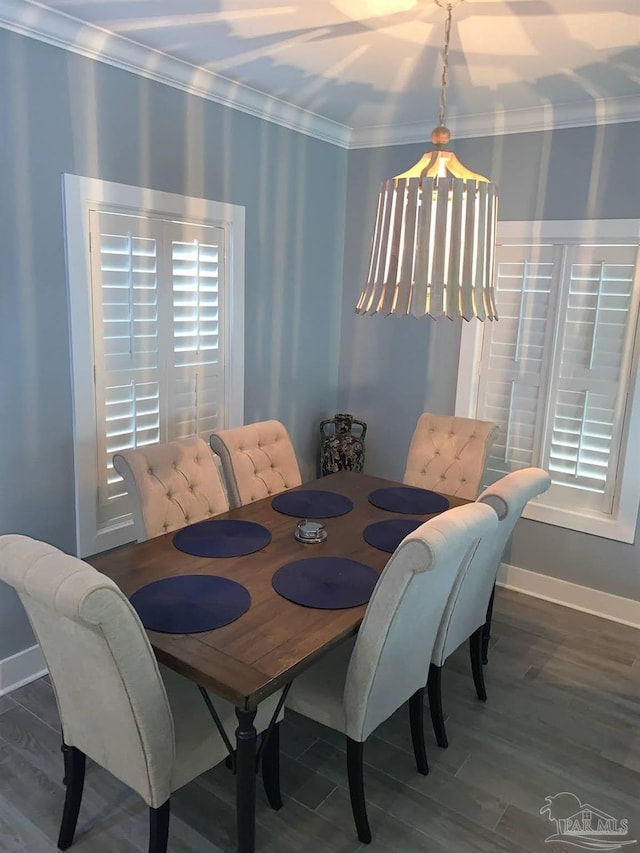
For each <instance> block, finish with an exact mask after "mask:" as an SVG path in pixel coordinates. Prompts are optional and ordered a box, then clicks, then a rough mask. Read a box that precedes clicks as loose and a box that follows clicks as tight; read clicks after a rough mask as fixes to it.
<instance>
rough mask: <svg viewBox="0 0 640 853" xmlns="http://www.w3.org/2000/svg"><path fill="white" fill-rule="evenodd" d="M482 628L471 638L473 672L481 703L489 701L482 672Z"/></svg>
mask: <svg viewBox="0 0 640 853" xmlns="http://www.w3.org/2000/svg"><path fill="white" fill-rule="evenodd" d="M482 628H483V626H482V625H481V626H480V627H479V628H478V629H477V630H475V631H474V632H473V634H472V635H471V636H470V637H469V652H470V655H471V672H472V673H473V683H474V684H475V686H476V693H477V694H478V699H480V701H481V702H486V701H487V691H486V689H485V686H484V673H483V671H482Z"/></svg>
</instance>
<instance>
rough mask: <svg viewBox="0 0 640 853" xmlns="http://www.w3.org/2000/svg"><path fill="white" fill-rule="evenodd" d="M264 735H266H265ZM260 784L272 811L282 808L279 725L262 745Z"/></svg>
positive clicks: (275, 726) (278, 724) (276, 725)
mask: <svg viewBox="0 0 640 853" xmlns="http://www.w3.org/2000/svg"><path fill="white" fill-rule="evenodd" d="M265 734H266V733H265ZM262 782H263V784H264V792H265V794H266V795H267V800H268V801H269V805H270V806H271V808H272V809H275V810H276V811H278V809H281V808H282V795H281V793H280V723H276V724H275V725H274V727H273V728H272V729H271V732H270V734H269V737H268V738H267V739H266V740H265V742H264V743H263V745H262Z"/></svg>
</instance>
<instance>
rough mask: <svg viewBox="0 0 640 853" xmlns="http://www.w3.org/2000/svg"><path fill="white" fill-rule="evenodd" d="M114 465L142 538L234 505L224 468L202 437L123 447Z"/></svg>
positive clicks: (150, 537) (139, 538) (150, 536)
mask: <svg viewBox="0 0 640 853" xmlns="http://www.w3.org/2000/svg"><path fill="white" fill-rule="evenodd" d="M113 467H114V468H115V469H116V471H117V472H118V474H120V476H121V477H122V478H123V480H124V483H125V486H126V488H127V491H128V492H129V495H130V497H131V504H132V512H133V521H134V526H135V532H136V538H137V539H138V541H140V542H142V541H144V540H145V539H152V538H153V537H154V536H160V535H161V534H162V533H168V532H169V531H171V530H178V529H180V528H181V527H184V526H185V525H186V524H193V523H195V522H196V521H205V520H206V519H207V518H211V517H212V516H214V515H217V514H218V513H221V512H225V511H226V510H228V509H229V502H228V499H227V494H226V491H225V487H224V484H223V481H222V477H221V474H220V467H219V465H218V464H217V463H216V460H215V457H214V455H213V453H212V452H211V449H210V448H209V446H208V445H207V443H206V442H205V441H203V440H202V439H201V438H198V436H197V435H192V436H189V437H188V438H181V439H178V440H176V441H169V442H167V443H166V444H151V445H148V446H145V447H136V448H135V449H134V450H123V451H121V452H120V453H116V454H114V457H113Z"/></svg>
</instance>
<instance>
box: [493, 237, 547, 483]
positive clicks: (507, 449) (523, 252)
mask: <svg viewBox="0 0 640 853" xmlns="http://www.w3.org/2000/svg"><path fill="white" fill-rule="evenodd" d="M560 258H561V253H560V252H559V250H558V248H557V247H555V246H552V245H540V246H500V247H499V253H498V256H497V266H496V304H497V308H498V316H499V318H500V319H499V321H498V322H496V323H491V324H487V329H486V334H485V337H484V343H483V354H482V369H481V374H480V393H479V398H478V399H479V401H478V415H477V416H478V417H479V418H480V419H482V420H490V421H495V422H496V423H497V424H498V425H499V431H498V434H497V436H496V439H495V442H494V444H493V447H492V450H491V455H490V457H489V459H488V463H487V469H486V474H485V478H486V483H487V484H488V483H493V482H495V481H496V480H498V479H499V478H500V477H502V476H504V474H506V473H508V472H509V471H512V470H514V469H516V468H525V467H527V466H530V465H535V464H538V463H537V460H538V459H539V458H540V449H541V434H542V427H543V420H544V405H543V404H544V400H545V397H546V389H547V384H548V373H549V364H550V361H549V352H550V348H551V344H552V341H553V326H552V322H551V318H553V317H554V316H555V313H556V303H557V298H558V291H559V271H560V266H561V265H560V263H559V261H560Z"/></svg>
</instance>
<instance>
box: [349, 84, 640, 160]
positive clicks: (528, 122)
mask: <svg viewBox="0 0 640 853" xmlns="http://www.w3.org/2000/svg"><path fill="white" fill-rule="evenodd" d="M629 121H640V95H627V96H625V97H620V98H601V99H599V100H592V101H585V102H581V103H575V104H560V105H558V104H555V105H552V104H545V105H544V106H538V107H529V108H527V109H520V110H505V111H503V112H500V113H483V114H479V115H469V116H457V117H456V116H450V117H449V120H448V121H447V125H448V127H449V129H450V130H451V136H452V138H453V139H469V138H472V137H479V136H496V135H500V136H501V135H503V134H507V133H530V132H532V131H541V130H560V129H562V128H569V127H591V126H593V125H601V124H621V123H623V122H629ZM433 126H434V122H433V121H431V122H426V121H424V122H416V123H415V124H405V125H397V126H392V125H381V126H377V127H362V128H353V129H352V130H351V135H350V137H349V145H348V147H349V148H375V147H378V146H383V145H406V144H409V143H415V142H423V143H426V142H428V140H429V139H431V131H432V130H433Z"/></svg>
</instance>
